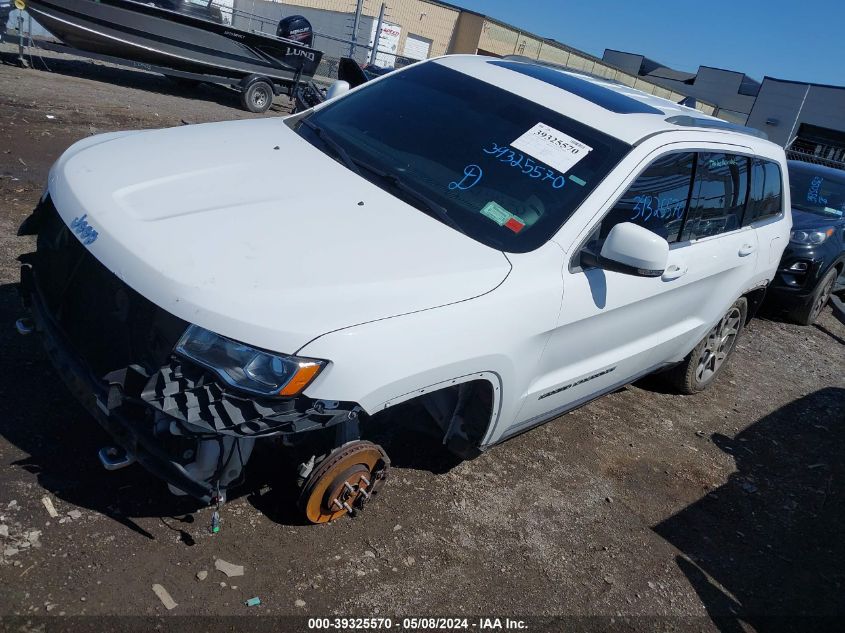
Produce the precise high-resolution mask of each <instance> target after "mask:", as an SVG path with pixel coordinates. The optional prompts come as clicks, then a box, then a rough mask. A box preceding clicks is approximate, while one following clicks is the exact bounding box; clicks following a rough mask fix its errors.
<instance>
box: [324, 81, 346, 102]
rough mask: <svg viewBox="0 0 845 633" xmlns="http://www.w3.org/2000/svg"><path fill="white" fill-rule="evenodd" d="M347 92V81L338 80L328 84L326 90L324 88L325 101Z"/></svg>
mask: <svg viewBox="0 0 845 633" xmlns="http://www.w3.org/2000/svg"><path fill="white" fill-rule="evenodd" d="M347 92H349V82H348V81H342V80H338V81H336V82H334V83H333V84H332V85H331V86H329V89H328V90H326V101H328V100H329V99H334V98H335V97H339V96H340V95H342V94H345V93H347Z"/></svg>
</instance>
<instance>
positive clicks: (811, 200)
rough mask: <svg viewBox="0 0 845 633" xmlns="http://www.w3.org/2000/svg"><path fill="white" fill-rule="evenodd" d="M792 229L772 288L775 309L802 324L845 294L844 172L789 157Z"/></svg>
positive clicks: (807, 323) (771, 295)
mask: <svg viewBox="0 0 845 633" xmlns="http://www.w3.org/2000/svg"><path fill="white" fill-rule="evenodd" d="M789 187H790V191H791V193H792V233H791V234H790V238H789V245H788V246H787V247H786V250H785V251H784V253H783V257H782V258H781V261H780V267H779V269H778V274H777V276H776V277H775V279H774V281H773V282H772V285H771V286H770V288H769V295H770V298H771V301H772V303H773V304H775V305H776V307H779V308H782V309H785V310H788V311H789V315H790V317H791V318H792V319H793V320H794V321H797V322H798V323H801V324H802V325H810V324H812V323H813V322H815V320H816V319H817V318H818V316H819V314H820V313H821V311H822V308H824V306H825V304H826V303H827V301H828V299H830V296H831V295H832V294H835V293H840V292H845V171H843V170H841V169H834V168H832V167H824V166H822V165H814V164H812V163H806V162H803V161H796V160H791V161H789Z"/></svg>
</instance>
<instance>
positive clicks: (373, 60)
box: [370, 2, 395, 65]
mask: <svg viewBox="0 0 845 633" xmlns="http://www.w3.org/2000/svg"><path fill="white" fill-rule="evenodd" d="M384 6H385V5H384V2H382V3H381V11H379V12H378V23H377V24H376V34H375V37H374V38H373V50H372V51H370V64H373V65H375V63H376V55H377V54H378V46H379V44H380V43H381V26H382V24H383V23H384ZM394 65H395V62H394Z"/></svg>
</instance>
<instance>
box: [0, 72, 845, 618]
mask: <svg viewBox="0 0 845 633" xmlns="http://www.w3.org/2000/svg"><path fill="white" fill-rule="evenodd" d="M46 63H47V65H48V66H49V67H50V68H51V70H53V72H44V71H40V70H21V69H18V68H15V67H12V66H9V65H1V64H0V325H2V327H0V376H2V377H3V380H2V382H0V403H2V404H0V615H3V616H13V615H18V616H38V615H48V614H49V615H50V616H57V615H66V616H73V615H153V616H158V615H163V614H164V613H170V614H179V615H211V616H224V615H319V616H327V615H332V614H341V615H350V614H352V615H369V616H374V615H375V616H378V615H381V616H392V617H394V618H396V617H401V616H409V615H457V614H464V615H472V616H478V615H483V616H498V617H504V616H506V615H521V616H529V615H533V616H540V615H545V616H553V615H567V616H604V617H609V616H614V617H620V616H623V617H630V618H632V619H630V620H625V621H626V622H627V623H628V624H629V625H630V626H631V628H640V629H642V630H652V628H653V622H654V621H653V620H650V619H648V618H652V617H655V616H657V617H661V618H664V620H660V621H661V622H664V623H666V622H668V623H670V628H671V626H675V627H676V628H677V627H680V628H681V629H683V628H687V625H689V626H694V628H696V629H700V630H716V629H720V630H723V631H740V630H742V627H743V626H744V625H742V623H745V624H750V625H751V626H753V627H755V628H757V629H758V630H771V629H773V628H782V626H783V624H784V622H789V620H783V619H782V616H806V615H831V616H836V615H838V616H839V617H840V618H841V617H842V616H843V615H845V599H843V595H845V594H843V582H844V581H845V571H843V561H845V545H843V538H842V535H843V533H845V531H843V528H845V525H843V517H845V508H844V507H843V479H844V477H843V475H844V474H845V473H843V461H842V455H843V454H845V426H843V424H845V354H843V344H845V327H843V325H841V324H840V323H839V322H838V321H836V320H835V319H834V318H833V316H832V314H831V312H830V310H829V309H828V310H826V311H825V313H824V314H823V315H822V317H821V319H820V321H819V323H818V325H817V326H815V327H808V328H805V327H799V326H796V325H791V324H788V323H785V322H783V321H780V320H778V319H777V318H774V317H768V318H760V319H756V320H754V321H753V322H752V323H751V325H750V326H749V327H748V328H747V330H746V331H745V334H744V337H743V338H742V339H741V340H740V342H739V344H738V347H737V350H736V354H735V355H734V357H733V359H732V360H731V362H730V364H729V366H728V367H727V369H726V371H725V373H724V374H723V375H722V377H721V378H720V380H719V381H718V383H717V384H716V385H715V386H714V387H713V388H712V389H711V390H710V391H708V392H706V393H704V394H699V395H695V396H686V397H684V396H679V395H675V394H673V393H671V392H670V391H669V390H667V389H665V388H664V387H663V386H662V384H661V383H660V382H659V381H658V380H657V379H654V378H651V379H646V380H644V381H641V382H639V383H637V384H636V385H633V386H630V387H627V388H624V389H621V390H620V391H618V392H616V393H614V394H612V395H609V396H607V397H604V398H602V399H600V400H597V401H596V402H594V403H592V404H590V405H588V406H586V407H583V408H581V409H579V410H578V411H575V412H573V413H570V414H568V415H565V416H562V417H560V418H559V419H557V420H554V421H553V422H550V423H549V424H547V425H545V426H543V427H540V428H538V429H536V430H534V431H531V432H529V433H526V434H524V435H521V436H519V437H517V438H515V439H513V440H511V441H508V442H507V443H505V444H503V445H501V446H498V447H496V448H494V449H493V450H491V451H489V452H488V453H487V454H485V455H484V456H482V457H480V458H478V459H476V460H474V461H469V462H463V463H454V462H451V461H449V459H448V458H445V457H443V456H442V455H441V453H440V452H439V451H438V450H437V446H436V445H435V444H431V442H430V441H429V440H427V439H425V438H417V437H404V438H396V439H395V440H394V441H393V445H392V446H391V449H390V452H391V455H392V457H393V460H394V464H395V466H396V467H395V469H394V470H393V477H392V480H391V481H390V482H389V483H388V485H387V486H386V488H385V491H384V494H383V495H382V496H381V499H380V500H379V501H378V503H377V504H376V505H374V506H373V507H372V508H370V509H368V511H367V512H366V513H365V514H363V515H362V516H361V517H359V518H356V519H354V520H342V521H339V522H336V523H333V524H329V525H324V526H319V527H314V526H305V525H301V524H300V523H298V521H297V519H296V517H295V515H294V514H293V513H292V512H291V511H290V510H289V508H290V506H291V504H292V500H293V497H292V496H291V493H290V491H289V490H288V489H287V488H286V487H285V486H283V485H278V486H276V488H273V489H271V488H268V484H272V483H273V481H274V469H273V460H272V459H268V456H267V455H266V454H265V455H258V456H257V457H256V458H255V460H254V466H255V467H254V469H253V471H254V472H253V473H252V474H251V476H250V479H249V481H248V482H247V485H246V486H244V487H243V488H242V489H240V490H239V491H238V493H237V494H235V495H234V498H233V499H232V500H231V502H230V503H228V504H227V505H226V506H225V507H224V509H223V511H222V518H223V529H222V531H221V533H220V534H218V535H216V536H212V535H211V534H209V530H208V525H209V521H210V514H211V511H210V510H209V509H197V508H196V507H195V506H193V505H192V504H191V503H190V502H185V501H180V500H179V499H176V498H174V497H171V496H170V495H168V494H167V492H166V491H165V489H164V486H163V484H161V483H160V482H159V481H157V480H155V479H154V478H152V477H151V476H149V475H147V474H146V473H145V472H144V471H143V470H141V469H140V468H139V467H132V468H128V469H125V470H122V471H118V472H114V473H108V472H106V471H104V470H103V469H102V468H101V467H100V466H99V464H98V463H97V461H96V458H95V455H96V451H97V450H98V449H99V448H100V447H101V446H103V445H105V444H107V443H108V438H107V437H106V436H105V435H104V433H103V432H102V431H100V430H99V427H98V426H97V425H96V424H95V423H94V422H93V421H92V420H90V419H89V418H88V417H87V415H86V414H85V413H84V412H83V411H82V409H81V408H80V407H78V406H77V405H76V404H75V402H74V401H73V400H72V398H71V396H70V395H69V394H68V392H67V391H66V390H65V389H64V387H63V386H62V385H61V383H60V382H59V379H58V378H57V375H56V374H55V372H54V371H53V370H52V368H51V366H50V364H49V363H48V361H47V360H46V357H45V355H44V353H43V352H42V351H41V348H40V346H39V342H38V340H37V339H36V338H34V337H31V338H20V337H18V336H17V335H15V334H14V328H13V323H14V321H15V319H16V318H17V317H18V316H20V314H21V309H20V307H19V302H18V299H17V295H16V289H15V283H16V281H17V279H18V266H17V262H16V260H15V258H16V257H17V256H18V255H19V254H21V253H23V252H27V251H28V250H30V249H31V248H32V241H31V240H29V239H25V238H18V237H15V231H16V229H17V226H18V225H19V224H20V222H21V221H22V220H23V219H24V218H25V217H26V215H27V214H28V213H29V211H30V210H31V209H32V207H33V206H34V204H35V202H36V201H37V199H38V197H39V195H40V193H41V190H42V187H43V184H44V182H45V178H46V174H47V170H48V168H49V166H50V164H51V163H52V162H53V161H54V160H55V159H56V158H57V157H58V155H59V154H60V153H61V151H62V150H63V149H64V148H65V147H67V146H68V145H70V144H71V143H72V142H73V141H75V140H77V139H80V138H82V137H85V136H87V135H90V134H94V133H99V132H107V131H112V130H120V129H126V128H148V127H162V126H174V125H181V124H185V123H195V122H203V121H214V120H223V119H232V118H241V117H246V116H251V115H249V114H247V113H245V112H243V111H242V110H240V109H238V107H237V98H236V97H235V96H234V95H232V94H229V93H226V92H225V91H222V90H218V89H215V88H210V87H201V88H199V89H198V90H197V91H194V92H188V91H185V90H184V89H180V88H177V87H174V86H172V85H171V84H170V83H169V82H168V81H167V80H165V79H163V78H160V77H157V76H155V75H150V74H146V73H142V72H136V71H129V70H121V69H117V68H113V67H107V66H104V65H99V64H98V65H95V64H91V63H88V62H83V61H78V60H74V59H72V58H69V57H63V56H51V57H50V58H49V59H47V60H46ZM286 110H287V103H286V101H285V100H284V99H277V105H276V106H274V111H275V114H276V115H277V113H278V112H284V111H286ZM269 114H270V115H274V112H271V113H269ZM44 498H46V499H49V500H50V502H51V504H52V506H53V507H54V508H55V511H56V514H57V516H55V517H51V516H50V513H49V512H48V509H47V508H46V507H45V505H44V503H43V499H44ZM216 558H221V559H223V560H225V561H228V562H231V563H235V564H238V565H243V566H244V568H245V571H244V575H243V576H241V577H232V578H228V577H226V576H225V575H224V574H223V573H221V572H220V571H218V570H216V569H215V559H216ZM200 571H206V572H207V577H206V578H205V579H204V580H198V579H197V578H196V574H197V572H200ZM154 584H160V585H162V586H163V587H164V588H165V589H166V590H167V591H168V592H169V594H170V595H171V596H172V598H173V599H174V600H175V602H176V603H177V604H178V606H177V607H175V608H174V609H173V610H172V611H170V612H167V611H166V610H165V608H164V606H163V603H162V602H161V601H160V600H159V598H158V597H157V595H156V594H155V593H154V592H153V589H152V587H153V585H154ZM253 596H260V598H261V601H262V604H261V606H259V607H252V608H250V607H246V606H244V605H243V601H244V600H246V599H247V598H250V597H253ZM640 616H647V618H642V619H641V618H640ZM772 618H774V619H772ZM600 622H602V623H604V624H605V625H607V624H608V623H609V622H610V621H609V620H600ZM671 623H675V624H671ZM801 627H802V628H803V630H807V623H802V624H801Z"/></svg>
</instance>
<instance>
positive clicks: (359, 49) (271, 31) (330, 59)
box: [218, 0, 417, 84]
mask: <svg viewBox="0 0 845 633" xmlns="http://www.w3.org/2000/svg"><path fill="white" fill-rule="evenodd" d="M349 4H350V7H352V8H354V2H352V1H350V3H349ZM218 6H219V7H220V10H221V12H222V13H223V15H224V19H225V20H227V21H229V22H230V23H231V24H232V26H234V27H235V28H238V29H243V30H246V31H256V32H260V33H264V34H267V35H276V29H277V28H278V25H279V21H280V20H282V19H283V18H286V17H289V16H291V15H302V16H303V17H305V19H307V20H308V21H309V22H311V25H312V27H313V29H314V39H313V43H312V46H313V48H315V49H317V50H319V51H322V52H323V58H322V60H321V62H320V65H319V67H318V68H317V72H316V73H315V76H314V80H315V81H317V82H319V83H322V84H330V83H331V82H333V81H334V80H335V79H336V78H337V69H338V64H339V62H340V59H341V58H343V57H350V58H352V59H354V60H355V61H356V62H358V63H359V64H360V65H361V66H365V65H367V64H369V63H370V62H371V61H374V62H375V64H376V65H378V66H381V67H388V68H401V67H403V66H407V65H408V64H410V63H413V62H415V61H417V60H416V59H411V58H409V57H404V56H402V55H398V54H397V53H396V46H395V43H394V44H393V45H391V44H392V43H391V42H390V41H389V33H388V36H385V35H383V33H384V32H385V31H389V22H388V21H387V20H385V25H387V26H386V27H383V29H382V35H380V37H379V38H377V39H379V41H378V42H377V43H376V44H375V46H376V49H375V50H373V49H374V42H373V33H374V32H375V30H376V26H377V22H378V18H376V17H373V16H371V15H366V14H363V13H362V14H361V15H360V16H359V18H358V20H357V28H356V24H355V16H354V12H353V13H349V12H343V11H329V10H325V9H312V8H308V7H302V6H298V5H288V4H285V3H282V2H273V1H272V0H234V2H233V5H232V6H231V7H225V6H223V5H222V4H220V5H218Z"/></svg>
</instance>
